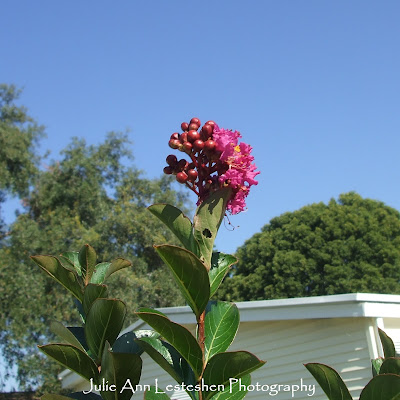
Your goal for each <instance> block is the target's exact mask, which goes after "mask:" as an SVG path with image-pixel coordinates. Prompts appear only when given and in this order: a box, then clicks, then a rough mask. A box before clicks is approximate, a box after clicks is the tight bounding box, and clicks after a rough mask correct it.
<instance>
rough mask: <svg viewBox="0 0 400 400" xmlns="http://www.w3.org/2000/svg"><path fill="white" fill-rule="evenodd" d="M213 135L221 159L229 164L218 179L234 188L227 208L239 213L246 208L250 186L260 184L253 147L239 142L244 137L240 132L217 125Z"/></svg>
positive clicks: (233, 212)
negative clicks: (257, 179)
mask: <svg viewBox="0 0 400 400" xmlns="http://www.w3.org/2000/svg"><path fill="white" fill-rule="evenodd" d="M213 137H214V140H215V142H216V144H217V148H218V149H219V150H220V151H222V153H221V157H220V161H222V162H224V163H226V164H227V165H228V170H227V171H226V172H225V173H223V174H222V175H220V176H219V178H218V180H219V182H220V183H222V184H225V185H227V186H230V187H231V188H232V189H233V197H232V198H231V199H230V200H229V202H228V206H227V208H228V210H230V211H231V213H232V214H237V213H239V212H241V211H244V210H245V207H246V203H245V198H246V197H247V195H248V194H249V190H250V187H251V186H252V185H257V184H258V181H256V180H255V179H254V177H255V176H256V175H258V174H259V173H260V172H259V171H255V170H256V169H257V167H256V165H255V164H252V162H253V161H254V157H253V156H251V155H250V153H251V150H252V147H251V146H249V145H248V144H246V143H243V142H242V143H240V144H238V139H239V138H241V137H242V136H241V135H240V133H239V132H237V131H235V132H233V131H229V130H226V129H220V128H219V126H218V125H215V126H214V133H213Z"/></svg>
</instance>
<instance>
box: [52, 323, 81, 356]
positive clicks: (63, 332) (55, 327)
mask: <svg viewBox="0 0 400 400" xmlns="http://www.w3.org/2000/svg"><path fill="white" fill-rule="evenodd" d="M81 329H83V328H81ZM50 330H51V331H52V332H53V333H54V334H55V335H57V336H59V337H60V338H62V339H64V340H65V341H66V342H67V343H68V344H72V345H73V346H75V347H77V348H78V349H80V350H82V351H84V352H85V351H86V350H85V348H84V347H83V345H82V344H81V342H80V341H79V340H78V339H77V338H76V336H75V335H74V334H73V333H72V332H71V330H70V329H68V328H67V327H65V326H64V325H63V324H62V323H61V322H58V321H52V322H50Z"/></svg>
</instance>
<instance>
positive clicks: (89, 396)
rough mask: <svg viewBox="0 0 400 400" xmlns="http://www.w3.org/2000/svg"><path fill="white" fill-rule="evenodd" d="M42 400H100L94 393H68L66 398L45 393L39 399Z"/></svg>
mask: <svg viewBox="0 0 400 400" xmlns="http://www.w3.org/2000/svg"><path fill="white" fill-rule="evenodd" d="M41 399H42V400H70V399H75V400H101V396H99V395H98V394H96V393H93V392H91V393H86V394H85V393H83V392H74V393H69V394H68V395H67V396H62V395H60V394H51V393H46V394H44V395H43V396H42V397H41Z"/></svg>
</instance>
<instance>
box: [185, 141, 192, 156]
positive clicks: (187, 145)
mask: <svg viewBox="0 0 400 400" xmlns="http://www.w3.org/2000/svg"><path fill="white" fill-rule="evenodd" d="M182 147H183V151H184V152H185V153H188V154H189V153H190V152H191V151H192V147H193V146H192V143H190V142H185V143H183V145H182Z"/></svg>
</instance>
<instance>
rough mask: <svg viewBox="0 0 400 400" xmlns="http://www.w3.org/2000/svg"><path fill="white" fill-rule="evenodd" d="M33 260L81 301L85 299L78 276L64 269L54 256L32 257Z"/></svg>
mask: <svg viewBox="0 0 400 400" xmlns="http://www.w3.org/2000/svg"><path fill="white" fill-rule="evenodd" d="M31 259H32V260H33V261H34V262H35V263H36V264H37V265H38V266H39V267H40V268H41V269H42V270H43V271H44V272H46V273H47V274H48V275H50V276H51V277H52V278H53V279H54V280H56V281H57V282H58V283H60V284H61V285H62V286H64V287H65V289H67V290H68V291H69V292H71V293H72V294H73V295H74V296H75V297H76V298H77V299H78V300H79V301H82V299H83V287H82V284H81V283H80V282H79V279H78V275H77V274H76V273H75V272H72V271H70V270H68V269H66V268H64V267H63V265H62V264H61V263H60V261H59V260H58V259H57V258H56V257H53V256H31Z"/></svg>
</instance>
